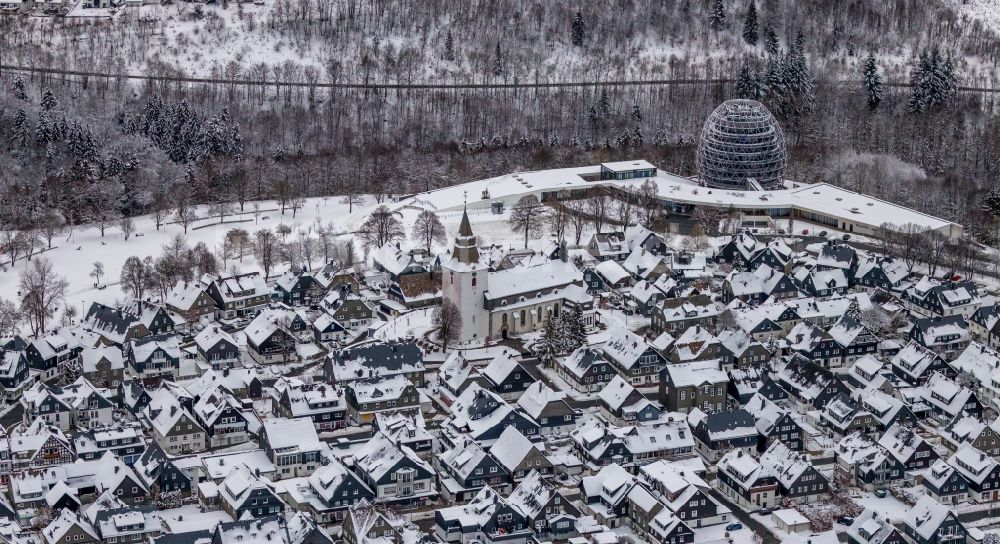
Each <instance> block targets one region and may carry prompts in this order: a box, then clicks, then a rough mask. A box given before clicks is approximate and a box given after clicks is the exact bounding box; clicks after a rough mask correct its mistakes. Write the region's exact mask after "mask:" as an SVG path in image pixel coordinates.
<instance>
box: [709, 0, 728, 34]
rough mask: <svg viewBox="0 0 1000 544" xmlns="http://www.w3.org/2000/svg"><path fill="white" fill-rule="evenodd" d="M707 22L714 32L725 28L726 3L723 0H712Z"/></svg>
mask: <svg viewBox="0 0 1000 544" xmlns="http://www.w3.org/2000/svg"><path fill="white" fill-rule="evenodd" d="M708 24H709V26H711V27H712V30H714V31H716V32H718V31H720V30H722V29H724V28H726V4H725V3H724V2H723V0H713V2H712V9H711V11H710V12H709V19H708Z"/></svg>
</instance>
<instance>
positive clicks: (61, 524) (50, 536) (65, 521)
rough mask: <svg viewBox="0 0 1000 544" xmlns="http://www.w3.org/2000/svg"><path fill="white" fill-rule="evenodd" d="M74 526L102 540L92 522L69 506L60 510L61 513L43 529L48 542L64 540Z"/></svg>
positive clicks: (96, 539)
mask: <svg viewBox="0 0 1000 544" xmlns="http://www.w3.org/2000/svg"><path fill="white" fill-rule="evenodd" d="M73 527H79V528H80V529H81V530H82V531H83V532H84V533H85V534H86V535H87V536H89V537H90V538H92V539H94V541H100V538H98V536H97V533H96V532H94V528H93V527H92V526H91V525H90V523H89V522H88V521H87V520H86V519H84V518H82V517H80V515H79V514H78V513H76V512H74V511H72V510H70V509H69V508H63V509H62V510H60V511H59V514H58V515H57V516H56V517H55V519H53V520H52V522H51V523H49V524H48V525H47V526H46V527H45V529H43V530H42V534H43V535H44V536H45V540H46V541H47V542H51V543H55V542H59V541H60V540H62V538H63V537H64V536H65V535H66V533H67V532H69V531H70V529H72V528H73Z"/></svg>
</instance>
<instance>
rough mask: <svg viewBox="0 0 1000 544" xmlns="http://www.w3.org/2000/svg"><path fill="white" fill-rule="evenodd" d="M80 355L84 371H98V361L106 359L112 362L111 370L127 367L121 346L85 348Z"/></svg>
mask: <svg viewBox="0 0 1000 544" xmlns="http://www.w3.org/2000/svg"><path fill="white" fill-rule="evenodd" d="M80 357H81V360H82V363H83V370H84V372H97V363H99V362H101V361H104V360H106V361H107V362H108V363H109V364H110V367H111V370H120V369H123V368H125V358H124V357H123V356H122V350H121V348H119V347H117V346H106V347H99V348H84V349H83V351H82V352H81V353H80Z"/></svg>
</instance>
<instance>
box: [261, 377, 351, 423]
mask: <svg viewBox="0 0 1000 544" xmlns="http://www.w3.org/2000/svg"><path fill="white" fill-rule="evenodd" d="M274 388H275V390H276V391H277V392H278V398H277V399H276V402H275V407H274V410H275V413H276V414H277V415H279V416H281V417H285V418H290V419H300V418H301V419H309V420H311V421H312V423H313V426H315V427H316V430H317V431H331V430H336V429H342V428H344V427H346V426H347V401H346V400H345V398H344V390H343V388H341V387H340V386H337V385H332V384H328V383H323V382H315V383H311V384H305V383H302V382H301V381H299V380H296V379H287V378H283V379H280V380H278V381H277V382H276V383H275V387H274Z"/></svg>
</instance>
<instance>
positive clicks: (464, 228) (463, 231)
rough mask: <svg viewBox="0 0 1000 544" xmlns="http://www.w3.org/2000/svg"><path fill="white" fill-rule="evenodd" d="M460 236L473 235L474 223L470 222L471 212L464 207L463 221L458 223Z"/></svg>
mask: <svg viewBox="0 0 1000 544" xmlns="http://www.w3.org/2000/svg"><path fill="white" fill-rule="evenodd" d="M458 235H459V236H472V225H470V224H469V212H467V211H466V210H465V207H464V206H463V207H462V223H461V224H459V225H458Z"/></svg>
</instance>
